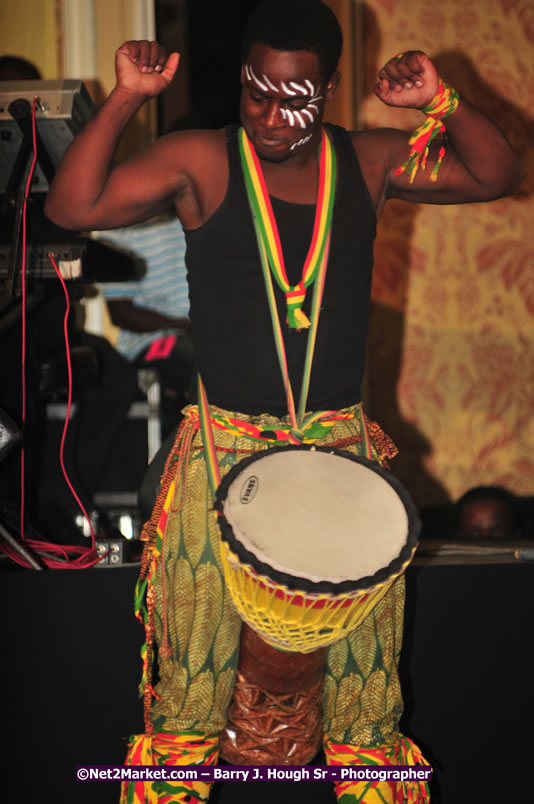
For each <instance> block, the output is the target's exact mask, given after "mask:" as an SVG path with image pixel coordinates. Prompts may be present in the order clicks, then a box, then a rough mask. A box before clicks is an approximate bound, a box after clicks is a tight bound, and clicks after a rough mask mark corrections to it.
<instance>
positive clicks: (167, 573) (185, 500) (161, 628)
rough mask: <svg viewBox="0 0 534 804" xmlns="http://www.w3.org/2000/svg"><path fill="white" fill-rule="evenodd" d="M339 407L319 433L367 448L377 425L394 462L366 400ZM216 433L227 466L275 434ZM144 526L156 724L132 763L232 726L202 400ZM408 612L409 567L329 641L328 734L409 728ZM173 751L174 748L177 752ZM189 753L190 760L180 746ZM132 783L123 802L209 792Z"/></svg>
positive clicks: (229, 626) (379, 454) (385, 450)
mask: <svg viewBox="0 0 534 804" xmlns="http://www.w3.org/2000/svg"><path fill="white" fill-rule="evenodd" d="M338 413H340V414H342V417H340V418H337V419H336V420H335V421H334V424H333V426H332V428H331V429H330V430H329V431H328V432H326V434H325V435H324V436H323V437H322V438H320V439H317V440H316V442H315V443H316V444H317V445H318V446H332V447H335V448H338V449H343V450H348V451H350V452H352V453H354V454H356V455H360V454H365V452H364V450H368V448H369V445H368V444H366V443H365V441H366V436H370V441H371V444H370V446H371V452H372V456H373V458H374V459H375V460H377V461H378V462H379V463H381V464H382V465H384V464H385V465H387V459H388V458H390V457H393V456H394V455H395V454H396V449H395V447H394V445H393V443H392V442H391V440H390V439H389V438H388V437H387V436H386V435H385V434H384V433H383V431H382V430H381V429H380V427H379V426H378V425H377V424H376V423H374V422H372V421H369V420H368V419H366V422H367V433H365V432H364V429H365V428H364V427H362V420H361V416H362V415H363V412H362V411H361V406H359V405H358V406H354V407H352V408H347V409H345V410H343V411H339V412H338ZM345 414H346V415H345ZM210 415H211V416H213V417H214V418H217V417H218V418H219V419H233V418H239V419H241V420H243V421H244V422H246V423H248V424H253V425H254V426H258V427H259V428H260V429H261V430H267V431H271V432H272V431H276V430H277V429H279V428H280V427H281V426H282V427H283V426H287V424H288V420H287V419H285V418H284V419H279V418H276V417H274V416H270V415H268V414H263V415H261V416H254V417H252V416H243V415H241V414H235V413H231V412H229V411H224V410H222V409H220V408H217V407H215V406H210ZM213 436H214V441H215V446H216V449H217V459H218V465H219V469H220V473H221V476H224V475H225V474H226V473H227V472H228V471H229V470H230V468H231V467H232V466H234V464H236V463H237V462H239V461H240V460H242V459H243V458H245V457H246V456H248V455H250V454H252V453H255V452H257V451H259V450H265V449H268V448H269V447H270V446H271V444H264V443H263V442H262V441H260V440H252V439H251V438H249V437H245V436H242V435H240V434H236V432H235V430H234V431H233V432H230V431H229V430H226V429H219V428H218V427H214V428H213ZM141 538H142V539H143V540H145V542H146V544H145V549H144V553H143V559H142V566H141V577H140V580H139V583H138V588H137V601H136V603H137V613H138V617H139V618H140V619H141V620H143V621H144V624H145V629H146V635H147V643H146V645H145V647H144V649H143V658H144V673H143V681H142V689H143V692H144V699H145V727H146V734H145V735H144V736H138V737H133V738H132V740H131V743H130V753H129V757H128V760H127V761H128V762H129V763H130V764H132V763H134V762H135V757H134V753H135V752H137V756H141V754H142V751H143V750H145V756H146V746H147V745H148V743H146V742H145V743H143V740H145V741H149V742H150V745H151V744H152V743H151V741H153V740H156V739H161V738H162V736H163V735H168V736H169V737H170V736H172V735H175V737H176V740H180V741H181V742H182V743H183V740H184V739H185V740H186V741H187V740H189V741H190V740H191V739H192V737H195V736H196V738H197V742H199V743H202V737H203V735H204V736H205V735H209V736H210V740H211V741H212V740H213V735H217V734H218V733H220V732H221V731H222V730H223V729H224V727H225V724H226V719H227V711H228V708H229V705H230V702H231V698H232V691H233V688H234V683H235V681H236V671H237V664H238V655H239V641H240V631H241V626H242V621H241V618H240V616H239V614H238V613H237V611H236V609H235V607H234V605H233V603H232V600H231V597H230V594H229V592H228V589H227V588H226V586H225V583H224V576H223V568H222V565H221V559H220V554H219V541H220V536H219V533H218V529H217V522H216V514H215V512H214V510H213V496H212V491H211V488H210V485H209V481H208V475H207V471H206V461H205V457H204V449H203V445H202V438H201V433H200V430H199V426H198V410H197V408H196V406H188V407H187V408H185V410H184V419H183V421H182V424H181V426H180V429H179V431H178V434H177V437H176V441H175V444H174V447H173V449H172V450H171V453H170V455H169V457H168V459H167V464H166V467H165V472H164V474H163V477H162V482H161V491H160V494H159V496H158V500H157V501H156V505H155V507H154V511H153V514H152V517H151V519H150V520H149V522H147V523H146V525H145V527H144V529H143V533H142V537H141ZM403 617H404V577H402V576H401V577H400V578H398V579H397V580H396V581H395V582H394V583H393V585H392V586H391V588H390V589H389V591H388V592H387V593H386V594H385V596H384V597H383V598H382V599H381V600H380V602H379V603H378V604H377V605H376V607H375V608H374V609H373V610H372V612H371V613H370V614H369V615H368V616H367V617H366V619H365V620H364V621H363V623H362V624H361V625H360V626H359V627H358V628H356V629H355V630H354V631H353V632H352V633H351V634H350V635H349V636H348V637H347V638H345V639H343V640H342V641H340V642H338V643H336V644H335V645H332V646H331V647H330V648H329V649H328V660H327V664H326V669H325V679H324V691H323V734H324V735H325V741H328V745H330V746H332V745H336V744H339V745H342V746H347V745H350V746H358V747H371V748H372V747H377V748H378V747H380V746H394V745H396V744H397V743H398V742H399V741H400V740H401V739H403V738H402V735H399V732H398V724H399V719H400V716H401V713H402V697H401V690H400V685H399V679H398V675H397V663H398V659H399V654H400V649H401V642H402V629H403ZM153 642H155V643H156V644H157V670H158V677H159V680H158V682H157V684H155V686H154V687H152V682H151V679H152V666H151V665H152V643H153ZM404 739H405V738H404ZM141 744H143V745H144V746H145V748H144V749H143V748H142V745H141ZM171 753H172V752H167V753H166V754H165V755H164V761H166V762H167V763H170V764H172V762H173V759H172V757H171V756H170V755H171ZM186 753H187V752H186ZM201 753H202V752H201ZM208 754H209V760H207V759H206V758H204V759H201V760H199V759H194V758H193V756H191V759H190V764H194V763H195V762H199V761H201V762H209V763H216V762H217V749H216V748H215V749H214V748H213V743H212V742H210V744H209V751H208V750H207V749H206V751H205V756H208ZM165 756H166V757H167V758H166V759H165ZM329 761H330V760H329ZM180 763H181V764H182V763H184V764H185V763H186V760H185V759H183V758H182V759H180ZM128 787H130V788H131V787H132V785H129V786H125V788H124V789H123V798H122V801H124V802H127V801H128V802H136V803H137V802H142V801H144V800H146V801H147V802H148V801H150V802H152V801H182V800H184V801H191V802H192V801H195V800H197V799H198V800H199V801H206V800H207V796H208V795H209V792H208V789H207V788H206V786H205V785H204V787H203V789H202V790H199V791H197V794H195V793H194V792H193V790H189V793H188V795H189V796H190V797H189V798H180V797H170V798H169V797H168V795H167V794H165V795H164V794H163V793H162V797H160V798H158V797H157V796H156V797H154V795H155V794H154V791H151V792H150V793H148V792H147V793H146V798H145V799H144V798H142V797H141V796H138V795H136V796H134V795H133V792H132V790H131V789H130V790H128V789H127V788H128ZM146 787H149V785H146ZM177 795H178V794H177ZM195 795H196V797H195ZM355 800H356V799H355ZM398 800H399V801H401V800H402V799H398ZM411 800H413V801H415V800H423V799H415V798H413V799H411Z"/></svg>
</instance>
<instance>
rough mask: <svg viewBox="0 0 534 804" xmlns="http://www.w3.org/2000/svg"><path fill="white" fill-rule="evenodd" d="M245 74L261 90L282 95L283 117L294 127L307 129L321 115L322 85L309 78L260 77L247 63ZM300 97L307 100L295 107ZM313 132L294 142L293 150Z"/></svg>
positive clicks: (281, 108)
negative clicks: (299, 80)
mask: <svg viewBox="0 0 534 804" xmlns="http://www.w3.org/2000/svg"><path fill="white" fill-rule="evenodd" d="M245 75H246V77H247V80H248V81H250V83H251V84H253V85H254V86H255V87H256V88H257V89H258V90H259V91H260V92H264V93H272V92H274V93H276V94H278V95H280V98H281V100H282V105H281V106H280V114H281V115H282V117H283V119H284V120H285V121H286V122H287V124H288V125H289V126H291V127H292V128H300V129H302V130H305V129H307V128H309V126H311V125H313V124H314V123H315V122H316V120H317V118H318V116H319V106H318V105H317V102H318V101H320V100H322V98H323V96H322V95H319V92H320V86H319V85H317V86H316V85H315V84H314V83H313V82H312V81H310V80H309V79H307V78H306V79H304V81H303V83H298V82H297V81H280V83H279V84H276V83H275V82H273V81H271V80H270V78H269V76H268V75H265V74H263V75H262V76H261V78H259V77H258V76H257V75H256V74H255V72H254V70H253V68H252V66H251V65H250V64H246V65H245ZM299 99H302V100H304V99H306V100H307V102H306V103H305V104H304V105H303V106H299V107H298V108H294V107H293V105H292V104H293V101H298V100H299ZM284 101H285V105H284ZM311 136H312V135H311V134H309V135H307V136H305V137H303V138H302V139H300V140H298V142H295V143H293V145H292V146H291V150H293V149H294V148H297V147H299V146H301V145H304V144H305V143H306V142H308V140H310V139H311Z"/></svg>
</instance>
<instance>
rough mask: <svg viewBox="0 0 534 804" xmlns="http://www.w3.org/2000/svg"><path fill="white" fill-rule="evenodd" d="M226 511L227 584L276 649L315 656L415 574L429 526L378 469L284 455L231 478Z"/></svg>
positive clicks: (340, 458) (286, 450) (222, 509)
mask: <svg viewBox="0 0 534 804" xmlns="http://www.w3.org/2000/svg"><path fill="white" fill-rule="evenodd" d="M216 508H217V511H218V512H219V524H220V528H221V536H222V540H221V557H222V562H223V568H224V574H225V579H226V583H227V585H228V588H229V590H230V593H231V595H232V599H233V601H234V604H235V605H236V607H237V609H238V611H239V613H240V615H241V617H242V618H243V620H244V621H245V622H246V623H248V625H250V627H251V628H253V629H254V630H255V631H256V632H257V633H258V634H259V635H260V636H261V637H262V638H263V639H264V640H265V641H266V642H267V643H268V644H270V645H272V646H274V647H277V648H281V649H284V650H288V651H296V652H299V653H310V652H312V651H314V650H317V649H318V648H320V647H324V646H326V645H331V644H333V643H335V642H337V641H339V640H340V639H342V638H343V637H345V636H346V635H347V634H348V633H349V632H350V631H352V630H353V629H354V628H356V627H357V626H358V625H359V624H360V623H361V622H362V621H363V620H364V619H365V617H366V616H367V614H368V613H369V612H370V611H371V610H372V608H373V607H374V606H375V605H376V604H377V603H378V601H379V600H380V599H381V598H382V597H383V595H385V594H386V592H387V591H388V589H389V588H390V586H391V584H392V583H393V582H394V581H395V579H396V578H398V577H399V576H400V575H401V574H402V573H403V572H404V571H405V569H406V567H407V566H408V564H409V563H410V561H411V559H412V558H413V554H414V552H415V548H416V546H417V538H418V534H419V529H420V523H419V517H418V515H417V511H416V509H415V506H414V505H413V503H412V501H411V499H410V497H409V495H408V493H407V492H406V490H405V489H404V487H403V486H402V484H401V483H400V482H399V481H398V480H397V479H396V478H395V477H393V476H392V475H391V474H390V473H389V472H387V471H386V470H384V469H383V468H382V467H380V466H379V465H378V464H377V463H375V462H373V461H369V460H368V459H366V458H361V457H357V456H354V455H352V454H351V453H348V452H341V451H339V450H334V449H328V448H324V447H322V448H319V447H318V448H314V447H311V448H309V447H292V446H287V447H281V448H274V449H272V450H268V451H266V452H262V453H258V454H256V455H254V456H252V457H251V458H247V459H245V460H244V461H242V462H241V463H239V464H238V465H237V466H235V467H233V469H232V470H231V472H230V473H229V474H228V475H227V476H226V477H225V478H224V480H223V481H222V483H221V486H220V488H219V490H218V494H217V502H216Z"/></svg>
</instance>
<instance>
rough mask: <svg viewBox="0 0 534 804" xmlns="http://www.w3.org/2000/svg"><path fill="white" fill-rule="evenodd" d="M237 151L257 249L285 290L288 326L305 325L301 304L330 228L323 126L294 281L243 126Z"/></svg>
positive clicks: (330, 167) (332, 175) (331, 168)
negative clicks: (306, 243)
mask: <svg viewBox="0 0 534 804" xmlns="http://www.w3.org/2000/svg"><path fill="white" fill-rule="evenodd" d="M239 151H240V155H241V164H242V168H243V174H244V177H245V185H246V188H247V193H248V197H249V203H250V208H251V210H252V215H253V218H254V225H255V228H256V236H257V238H258V241H259V242H260V241H261V246H260V250H263V251H265V254H266V255H267V260H268V263H269V265H270V267H271V270H272V272H273V274H274V276H275V278H276V281H277V282H278V284H279V286H280V287H281V288H282V290H283V291H284V292H285V294H286V301H287V322H288V324H289V326H290V327H291V328H292V329H297V330H299V329H307V328H308V327H309V326H310V322H309V320H308V318H307V316H306V315H305V313H304V312H303V311H302V305H303V303H304V299H305V298H306V288H307V287H309V285H311V283H312V282H313V281H314V279H315V278H316V276H317V274H318V271H319V266H320V264H321V262H322V261H323V260H324V259H325V254H326V253H327V252H328V241H329V237H330V231H331V228H332V211H333V207H334V197H335V192H336V156H335V151H334V149H333V147H332V144H331V142H330V139H329V137H328V136H327V134H326V132H325V131H324V129H323V132H322V138H321V153H320V158H319V190H318V194H317V207H316V212H315V223H314V227H313V235H312V240H311V243H310V248H309V250H308V255H307V257H306V260H305V263H304V268H303V269H302V277H301V280H300V282H298V284H296V285H291V284H290V283H289V280H288V278H287V274H286V269H285V264H284V255H283V253H282V245H281V243H280V236H279V234H278V227H277V225H276V219H275V217H274V213H273V208H272V205H271V199H270V198H269V192H268V190H267V186H266V184H265V179H264V177H263V172H262V169H261V165H260V161H259V159H258V156H257V154H256V152H255V150H254V147H253V145H252V143H251V142H250V140H249V138H248V137H247V135H246V132H245V129H244V128H241V129H240V131H239Z"/></svg>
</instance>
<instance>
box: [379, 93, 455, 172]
mask: <svg viewBox="0 0 534 804" xmlns="http://www.w3.org/2000/svg"><path fill="white" fill-rule="evenodd" d="M459 102H460V96H459V95H458V92H457V91H456V90H455V89H453V88H452V87H450V86H449V85H448V84H446V83H445V82H444V81H442V80H441V78H440V80H439V85H438V91H437V92H436V94H435V95H434V97H433V98H432V100H431V101H430V103H429V104H428V106H425V107H424V109H421V111H422V112H423V114H425V115H426V120H425V122H424V123H423V124H422V125H421V126H419V128H417V129H416V130H415V131H414V132H413V134H412V136H411V137H410V139H409V145H410V146H411V150H410V154H409V156H408V159H407V160H406V162H405V163H404V164H403V165H401V166H400V167H399V168H397V170H396V171H395V176H400V175H401V174H402V173H404V171H407V172H408V173H409V174H410V184H411V183H412V182H413V180H414V179H415V177H416V175H417V171H418V170H419V168H421V170H424V169H425V168H426V160H427V157H428V153H429V149H430V144H431V142H432V141H433V140H434V139H435V138H436V137H437V135H438V134H440V133H441V132H443V131H445V130H446V129H445V124H444V123H443V120H444V119H445V118H446V117H449V115H451V114H453V113H454V112H455V111H456V109H457V108H458V104H459ZM444 156H445V146H444V145H442V146H441V148H440V149H439V154H438V161H437V162H436V164H435V165H434V168H433V170H432V173H431V174H430V181H436V179H437V177H438V172H439V169H440V167H441V163H442V161H443V157H444Z"/></svg>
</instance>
